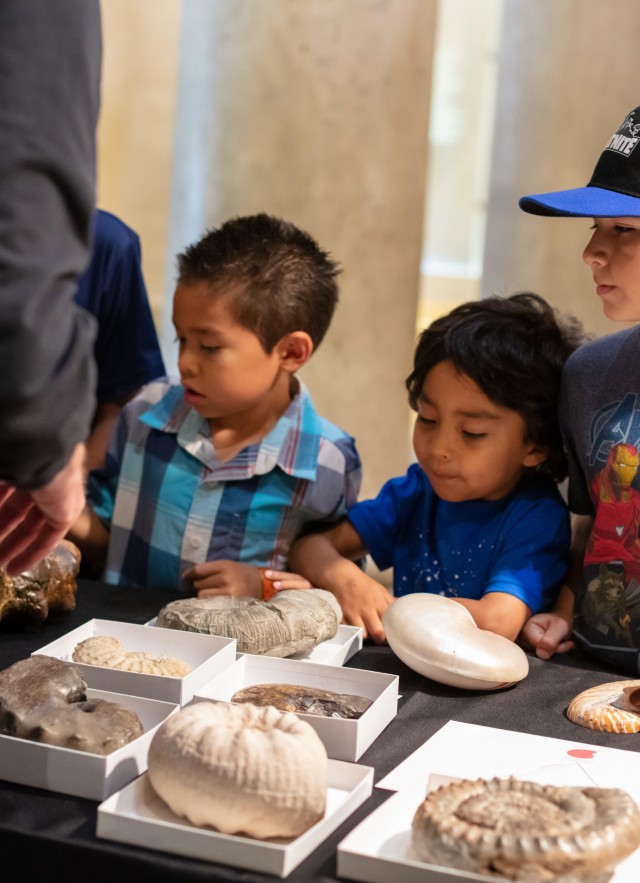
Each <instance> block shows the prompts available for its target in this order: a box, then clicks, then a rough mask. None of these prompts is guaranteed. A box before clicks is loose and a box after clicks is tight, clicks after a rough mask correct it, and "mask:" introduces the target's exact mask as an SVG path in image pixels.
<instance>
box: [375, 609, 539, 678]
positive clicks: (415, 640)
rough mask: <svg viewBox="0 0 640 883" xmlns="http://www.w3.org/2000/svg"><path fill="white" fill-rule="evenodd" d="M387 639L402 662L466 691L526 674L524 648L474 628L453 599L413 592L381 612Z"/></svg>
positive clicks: (467, 613) (465, 612)
mask: <svg viewBox="0 0 640 883" xmlns="http://www.w3.org/2000/svg"><path fill="white" fill-rule="evenodd" d="M382 624H383V626H384V630H385V634H386V636H387V641H388V643H389V646H390V647H391V649H392V650H393V652H394V653H395V654H396V656H398V658H399V659H401V660H402V661H403V662H404V663H405V665H408V666H409V668H412V669H413V670H414V671H417V672H418V673H419V674H422V675H425V677H428V678H431V679H432V680H434V681H439V682H440V683H442V684H450V685H451V686H452V687H461V688H464V689H468V690H497V689H499V688H501V687H508V686H510V685H511V684H514V683H516V682H517V681H521V680H522V679H523V678H526V676H527V675H528V673H529V662H528V660H527V656H526V653H525V652H524V651H523V650H522V649H521V648H520V647H518V645H517V644H514V642H513V641H509V640H508V639H507V638H504V637H502V635H496V634H494V633H493V632H489V631H487V630H486V629H480V628H478V626H477V625H476V623H475V620H474V618H473V616H472V615H471V614H470V613H469V611H468V610H467V609H466V608H465V607H463V606H462V605H461V604H458V603H457V602H456V601H454V600H453V598H444V597H442V596H441V595H430V594H429V593H428V592H417V593H414V594H411V595H404V596H403V597H401V598H397V599H396V600H395V601H394V602H393V604H390V605H389V607H387V609H386V610H385V611H384V613H383V614H382Z"/></svg>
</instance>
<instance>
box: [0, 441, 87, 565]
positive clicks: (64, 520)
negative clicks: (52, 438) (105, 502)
mask: <svg viewBox="0 0 640 883" xmlns="http://www.w3.org/2000/svg"><path fill="white" fill-rule="evenodd" d="M84 462H85V446H84V444H79V445H77V446H76V448H75V450H74V452H73V454H72V456H71V459H70V460H69V462H68V463H67V465H66V466H65V467H64V468H63V469H61V470H60V472H59V473H58V474H57V475H56V476H55V477H54V478H53V479H52V480H51V481H50V482H49V483H48V484H46V485H44V487H41V488H38V489H37V490H25V489H23V488H17V487H14V486H13V485H9V484H0V566H4V567H5V568H6V570H7V573H8V574H9V576H16V575H17V574H19V573H23V572H24V571H25V570H29V568H30V567H33V565H34V564H37V562H38V561H40V560H41V559H42V558H44V557H45V555H47V554H48V553H49V552H50V551H51V550H52V549H53V548H54V546H55V545H56V544H57V543H58V542H59V541H60V540H61V539H62V538H63V537H64V535H65V534H66V533H67V531H68V530H69V528H70V527H71V525H72V524H73V523H74V521H75V520H76V518H77V517H78V516H79V515H80V513H81V512H82V510H83V508H84V504H85V470H84Z"/></svg>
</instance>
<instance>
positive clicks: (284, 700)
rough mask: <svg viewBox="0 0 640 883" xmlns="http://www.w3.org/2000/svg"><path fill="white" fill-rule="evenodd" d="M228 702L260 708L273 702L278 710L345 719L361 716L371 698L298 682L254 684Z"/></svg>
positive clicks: (239, 691)
mask: <svg viewBox="0 0 640 883" xmlns="http://www.w3.org/2000/svg"><path fill="white" fill-rule="evenodd" d="M231 701H232V702H250V703H251V704H252V705H259V706H260V707H265V706H266V705H273V707H274V708H277V709H278V711H293V712H303V713H304V714H316V715H318V716H319V717H335V718H343V719H346V720H354V719H355V718H359V717H361V716H362V715H363V714H364V712H365V711H366V710H367V708H369V706H370V705H371V699H367V698H366V697H365V696H352V695H350V694H349V693H334V692H332V691H331V690H321V689H320V688H319V687H301V686H298V685H297V684H253V685H252V686H251V687H245V688H244V689H243V690H238V692H237V693H234V694H233V696H232V697H231Z"/></svg>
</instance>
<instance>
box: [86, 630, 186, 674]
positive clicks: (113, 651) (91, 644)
mask: <svg viewBox="0 0 640 883" xmlns="http://www.w3.org/2000/svg"><path fill="white" fill-rule="evenodd" d="M71 658H72V659H73V661H74V662H84V663H85V664H86V665H101V666H103V667H104V668H117V669H119V670H120V671H135V672H138V673H140V674H146V675H163V676H164V677H168V678H183V677H184V676H185V675H188V674H189V672H190V671H191V666H190V665H187V663H186V662H182V660H180V659H174V657H172V656H154V655H153V654H152V653H142V652H128V653H125V650H124V647H123V646H122V644H121V643H120V641H119V640H118V639H117V638H113V637H111V636H110V635H96V636H95V637H93V638H86V640H84V641H80V643H79V644H76V646H75V648H74V650H73V653H72V655H71Z"/></svg>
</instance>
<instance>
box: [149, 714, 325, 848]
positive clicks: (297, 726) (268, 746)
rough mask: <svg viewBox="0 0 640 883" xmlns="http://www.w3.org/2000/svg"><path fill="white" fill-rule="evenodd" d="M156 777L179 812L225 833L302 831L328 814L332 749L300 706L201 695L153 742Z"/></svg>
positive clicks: (167, 800) (293, 833)
mask: <svg viewBox="0 0 640 883" xmlns="http://www.w3.org/2000/svg"><path fill="white" fill-rule="evenodd" d="M148 764H149V781H150V782H151V785H152V786H153V788H154V790H155V791H156V792H157V794H158V795H159V796H160V797H161V798H162V799H163V800H164V801H165V803H167V804H168V806H169V807H170V808H171V809H172V810H173V812H175V813H176V815H180V816H186V818H188V819H189V821H190V822H192V824H194V825H212V826H213V827H214V828H217V829H218V830H219V831H222V832H223V833H225V834H240V833H242V834H247V835H249V836H250V837H257V838H260V839H264V838H269V837H297V836H299V835H300V834H302V833H303V832H304V831H306V830H307V829H308V828H310V827H311V826H312V825H314V824H315V823H316V822H318V821H319V820H320V819H321V818H322V817H323V815H324V811H325V804H326V790H327V764H328V762H327V752H326V750H325V748H324V745H323V744H322V742H321V741H320V738H319V736H318V735H317V734H316V732H315V730H314V729H313V728H312V727H311V726H310V725H309V724H308V723H307V722H306V721H302V720H300V719H299V718H298V717H296V716H295V714H287V713H286V712H285V713H282V712H280V711H276V709H275V708H256V707H255V706H253V705H227V704H226V703H223V702H197V703H195V705H189V706H187V707H186V708H183V709H182V711H179V712H178V713H177V714H175V715H173V716H172V717H170V718H169V719H168V720H167V721H165V723H164V724H163V725H162V726H161V727H160V729H159V730H158V731H157V733H156V734H155V736H154V737H153V740H152V742H151V746H150V748H149V759H148Z"/></svg>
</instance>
